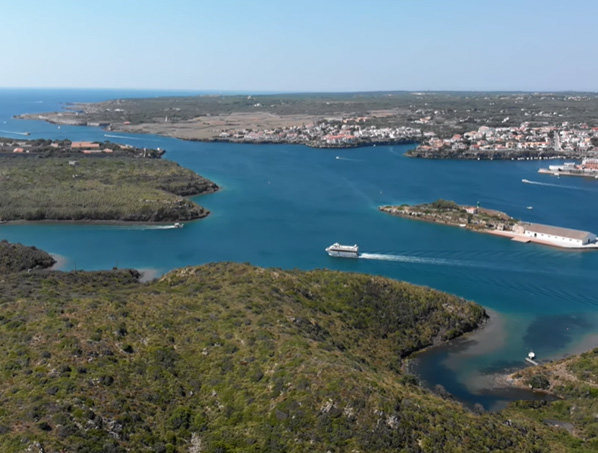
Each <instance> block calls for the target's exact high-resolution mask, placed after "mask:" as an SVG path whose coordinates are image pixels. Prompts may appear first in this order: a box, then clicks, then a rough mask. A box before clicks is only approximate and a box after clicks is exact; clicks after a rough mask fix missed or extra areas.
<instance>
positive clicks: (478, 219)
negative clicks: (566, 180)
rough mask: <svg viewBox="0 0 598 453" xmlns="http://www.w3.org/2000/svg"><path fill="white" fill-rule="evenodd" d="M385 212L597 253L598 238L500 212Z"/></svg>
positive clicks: (440, 205) (403, 208)
mask: <svg viewBox="0 0 598 453" xmlns="http://www.w3.org/2000/svg"><path fill="white" fill-rule="evenodd" d="M378 209H379V210H380V211H382V212H386V213H388V214H391V215H394V216H397V217H403V218H407V219H414V220H420V221H425V222H433V223H441V224H445V225H452V226H457V227H461V228H466V229H469V230H473V231H477V232H481V233H489V234H494V235H498V236H504V237H508V238H511V239H512V240H514V241H517V242H535V243H539V244H545V245H551V246H554V247H560V248H568V249H580V250H581V249H584V250H585V249H598V243H597V242H596V235H595V234H593V233H590V232H588V231H581V230H573V229H570V228H561V227H555V226H551V225H542V224H538V223H530V222H522V221H519V220H517V219H514V218H513V217H511V216H509V215H508V214H505V213H504V212H501V211H496V210H493V209H486V208H481V207H480V206H479V205H478V206H462V205H458V204H457V203H455V202H454V201H447V200H436V201H434V202H433V203H424V204H418V205H413V206H409V205H406V204H403V205H400V206H380V207H379V208H378Z"/></svg>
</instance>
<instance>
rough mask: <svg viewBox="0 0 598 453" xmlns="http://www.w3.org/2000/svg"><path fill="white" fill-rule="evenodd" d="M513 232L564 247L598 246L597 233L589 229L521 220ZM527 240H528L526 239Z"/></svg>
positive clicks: (531, 240)
mask: <svg viewBox="0 0 598 453" xmlns="http://www.w3.org/2000/svg"><path fill="white" fill-rule="evenodd" d="M513 232H514V233H517V234H519V235H522V236H523V238H525V239H529V242H540V243H544V244H550V245H554V246H557V247H564V248H596V247H598V243H597V242H596V235H595V234H594V233H590V232H589V231H581V230H573V229H570V228H561V227H556V226H551V225H542V224H540V223H527V222H520V223H518V224H517V225H515V226H514V227H513ZM526 242H527V241H526Z"/></svg>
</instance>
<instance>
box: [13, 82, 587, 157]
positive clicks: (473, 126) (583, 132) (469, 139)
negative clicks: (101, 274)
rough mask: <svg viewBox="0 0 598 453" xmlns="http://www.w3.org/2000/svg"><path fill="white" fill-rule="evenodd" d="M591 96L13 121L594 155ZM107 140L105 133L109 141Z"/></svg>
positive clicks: (494, 153) (306, 101)
mask: <svg viewBox="0 0 598 453" xmlns="http://www.w3.org/2000/svg"><path fill="white" fill-rule="evenodd" d="M597 99H598V96H597V95H596V94H595V93H480V92H478V93H468V92H462V93H456V92H455V93H450V92H378V93H338V94H335V93H328V94H326V93H313V94H309V93H306V94H281V95H249V96H239V95H235V96H219V95H209V96H186V97H163V98H151V99H116V100H112V101H106V102H100V103H95V104H73V105H68V106H67V109H66V110H65V111H62V112H48V113H28V114H23V115H19V116H18V118H23V119H35V120H40V119H41V120H45V121H48V122H50V123H54V124H58V125H62V124H67V125H84V126H96V127H102V128H104V129H105V130H106V131H107V132H110V131H122V132H133V133H148V134H159V135H165V136H171V137H177V138H181V139H185V140H201V141H222V142H234V143H290V144H303V145H307V146H311V147H316V148H351V147H358V146H372V145H377V144H380V145H391V144H413V145H414V146H413V149H411V150H410V151H409V152H408V153H407V155H408V156H411V157H419V158H427V159H474V160H490V159H492V160H494V159H509V160H510V159H552V158H569V159H583V158H591V157H597V156H598V128H597V127H593V126H595V125H598V108H596V105H597V102H596V100H597ZM107 135H109V134H107Z"/></svg>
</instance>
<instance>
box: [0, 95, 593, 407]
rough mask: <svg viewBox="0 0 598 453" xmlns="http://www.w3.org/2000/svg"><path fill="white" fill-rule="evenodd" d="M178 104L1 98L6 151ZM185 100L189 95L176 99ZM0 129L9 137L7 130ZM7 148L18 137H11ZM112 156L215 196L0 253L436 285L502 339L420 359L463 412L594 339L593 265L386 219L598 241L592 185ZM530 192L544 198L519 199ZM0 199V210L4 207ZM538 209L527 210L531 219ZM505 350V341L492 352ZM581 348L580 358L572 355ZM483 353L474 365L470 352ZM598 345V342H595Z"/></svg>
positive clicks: (197, 155)
mask: <svg viewBox="0 0 598 453" xmlns="http://www.w3.org/2000/svg"><path fill="white" fill-rule="evenodd" d="M161 94H168V95H171V94H173V93H172V92H165V93H160V92H139V91H137V92H131V91H120V92H119V91H100V90H98V91H89V90H87V91H85V90H0V136H3V135H4V136H10V137H19V135H15V133H17V132H25V131H27V132H30V133H31V136H30V137H29V138H55V139H57V138H70V139H73V140H106V137H105V136H104V134H105V132H104V131H102V130H100V129H97V128H88V127H67V126H62V127H61V128H60V129H58V128H57V126H55V125H51V124H46V123H43V122H40V121H22V120H15V119H12V116H13V115H15V114H19V113H32V112H42V111H53V110H56V109H60V108H62V107H63V106H64V104H63V103H65V102H83V101H90V102H93V101H100V100H103V99H111V98H122V97H141V96H143V97H145V96H157V95H161ZM180 94H185V93H180ZM5 121H6V123H4V122H5ZM11 134H13V135H11ZM110 135H112V136H114V135H117V136H119V137H121V138H113V137H112V138H110V140H112V141H117V142H121V143H129V144H132V145H136V146H147V147H161V148H164V149H166V150H167V154H166V158H168V159H171V160H174V161H176V162H178V163H180V164H181V165H183V166H185V167H188V168H191V169H193V170H194V171H196V172H197V173H199V174H202V175H204V176H206V177H208V178H210V179H212V180H214V181H215V182H217V183H218V184H219V185H220V186H222V190H221V191H220V192H218V193H216V194H212V195H207V196H203V197H197V199H196V201H197V202H198V203H200V204H202V205H203V206H205V207H207V208H208V209H210V210H211V212H212V214H211V215H210V216H209V217H208V218H206V219H205V220H201V221H198V222H193V223H188V224H187V225H185V227H184V228H183V229H177V230H175V229H171V230H167V229H158V228H156V227H144V226H91V225H74V224H69V225H64V224H61V225H59V224H30V225H0V239H8V240H9V241H14V242H22V243H24V244H28V245H35V246H37V247H39V248H42V249H44V250H47V251H49V252H51V253H55V254H58V255H61V256H64V257H65V258H66V259H67V262H66V265H65V267H64V268H65V269H73V268H77V269H105V268H111V267H113V266H115V265H117V266H118V267H135V268H138V269H146V270H152V271H154V272H157V273H158V274H160V273H164V272H167V271H169V270H171V269H173V268H176V267H181V266H186V265H198V264H202V263H207V262H212V261H238V262H250V263H252V264H255V265H259V266H275V267H282V268H301V269H314V268H331V269H339V270H344V271H354V272H366V273H371V274H378V275H384V276H388V277H392V278H396V279H400V280H406V281H409V282H412V283H416V284H421V285H427V286H431V287H434V288H437V289H441V290H444V291H449V292H451V293H455V294H457V295H459V296H462V297H465V298H468V299H473V300H475V301H476V302H478V303H480V304H482V305H484V306H485V307H488V308H490V309H492V310H494V311H496V312H497V317H499V318H500V319H501V320H502V328H501V329H500V332H499V333H497V334H496V335H497V338H492V337H490V338H487V337H488V335H486V338H485V339H484V340H479V341H476V340H469V341H468V342H467V341H466V342H461V343H459V344H457V345H451V346H449V347H445V348H438V349H435V350H432V351H429V352H427V353H424V354H422V355H421V356H420V358H419V359H418V360H416V363H415V366H414V368H415V369H416V370H417V371H418V372H419V373H420V374H421V376H422V378H423V379H424V380H425V381H426V382H427V383H429V384H431V385H433V384H437V383H440V384H442V385H443V386H445V388H446V389H447V390H448V391H450V392H452V393H454V394H455V395H457V396H458V397H459V398H461V399H463V400H464V401H466V402H470V403H472V402H481V403H482V404H484V405H485V406H486V407H493V406H494V405H496V404H497V402H500V401H503V400H508V399H510V398H514V397H518V396H517V395H506V396H505V395H503V394H497V393H496V392H495V393H494V394H487V392H486V391H485V390H483V389H482V390H480V389H477V390H472V385H471V382H472V380H473V379H475V378H476V377H479V374H480V372H481V373H482V374H487V373H494V372H500V371H503V370H505V369H508V368H512V367H517V366H523V365H524V362H523V358H524V357H525V355H526V354H527V352H528V351H529V350H530V349H533V350H534V351H535V352H536V353H537V354H538V356H539V358H540V359H548V358H554V357H559V356H561V355H563V354H565V353H567V352H570V351H573V350H576V349H577V348H579V347H580V345H583V346H584V347H591V346H593V345H594V343H593V342H590V341H589V339H591V338H593V337H589V335H591V334H596V333H598V324H597V320H598V291H597V290H596V271H597V270H598V251H595V252H591V251H588V252H574V251H564V250H559V249H554V248H550V247H547V246H542V245H534V244H520V243H514V242H511V241H509V240H508V239H504V238H500V237H494V236H489V235H483V234H477V233H472V232H469V231H464V230H461V229H458V228H452V227H446V226H440V225H433V224H428V223H420V222H415V221H410V220H406V219H399V218H395V217H391V216H389V215H386V214H383V213H381V212H379V211H378V210H377V207H378V206H379V205H382V204H399V203H414V202H426V201H433V200H435V199H437V198H445V199H450V200H455V201H456V202H458V203H464V204H474V203H476V202H478V201H479V202H480V204H481V206H484V207H488V208H494V209H499V210H502V211H506V212H507V213H509V214H511V215H512V216H514V217H517V218H521V219H525V220H530V221H534V222H540V223H547V224H554V225H559V226H564V227H571V228H577V229H584V230H589V231H594V232H596V231H598V209H596V207H597V202H596V197H597V195H598V180H587V179H581V178H573V177H571V178H565V177H563V178H560V179H558V178H555V177H553V176H550V175H540V174H538V173H537V170H538V168H540V167H541V166H545V165H547V162H538V161H532V162H520V161H509V162H483V161H480V162H478V161H474V162H466V161H427V160H415V159H409V158H406V157H403V153H404V152H405V151H406V150H407V149H408V147H406V146H378V147H371V148H360V149H351V150H315V149H310V148H307V147H304V146H296V145H292V146H291V145H238V144H237V145H236V144H222V143H197V142H185V141H181V140H176V139H170V138H163V137H158V136H142V135H133V134H121V133H111V134H110ZM522 179H528V180H531V181H535V182H538V183H539V184H523V183H522V182H521V180H522ZM0 196H1V195H0ZM528 206H532V207H533V209H532V210H529V209H527V207H528ZM336 241H338V242H341V243H350V244H353V243H358V244H359V246H360V248H361V250H362V251H363V252H365V253H366V254H368V255H366V256H369V257H370V258H371V259H358V260H347V259H338V258H336V259H335V258H330V257H329V256H328V255H327V254H326V253H325V252H324V248H325V247H326V246H327V245H329V244H331V243H332V242H336ZM499 337H500V341H499ZM582 341H585V342H584V343H580V342H582ZM480 342H482V343H483V342H486V343H489V344H492V345H493V346H494V347H493V348H491V349H492V350H490V351H486V350H485V351H484V352H483V353H476V352H475V348H472V347H473V346H475V345H476V344H477V345H478V346H479V343H480ZM597 345H598V343H597Z"/></svg>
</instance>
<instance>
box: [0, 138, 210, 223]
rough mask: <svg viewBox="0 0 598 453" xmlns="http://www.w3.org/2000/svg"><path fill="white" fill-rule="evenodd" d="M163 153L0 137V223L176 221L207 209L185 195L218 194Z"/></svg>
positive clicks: (203, 213)
mask: <svg viewBox="0 0 598 453" xmlns="http://www.w3.org/2000/svg"><path fill="white" fill-rule="evenodd" d="M163 153H164V151H163V150H151V149H142V148H134V147H131V146H126V145H118V144H115V143H110V142H104V143H97V142H94V143H92V142H71V141H69V140H61V141H51V140H31V141H29V140H17V141H15V140H11V139H6V138H4V139H1V138H0V193H2V197H1V199H0V221H1V222H7V221H41V220H51V221H77V222H81V221H93V222H100V221H123V222H179V221H187V220H194V219H200V218H202V217H205V216H207V215H208V214H209V212H208V211H207V210H206V209H204V208H202V207H201V206H199V205H197V204H196V203H194V202H193V201H191V200H189V199H187V198H185V197H187V196H191V195H199V194H205V193H212V192H215V191H216V190H218V186H217V185H216V184H214V183H213V182H211V181H209V180H207V179H206V178H203V177H201V176H199V175H197V174H195V173H194V172H192V171H190V170H187V169H185V168H182V167H181V166H180V165H178V164H176V163H175V162H171V161H167V160H163V159H161V158H160V157H161V156H162V155H163Z"/></svg>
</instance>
